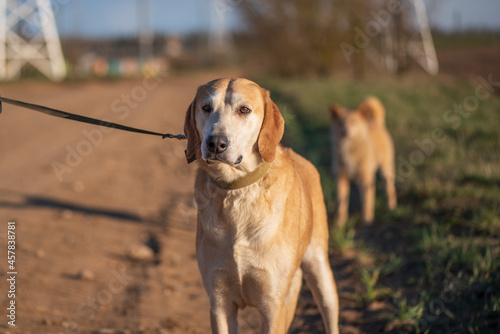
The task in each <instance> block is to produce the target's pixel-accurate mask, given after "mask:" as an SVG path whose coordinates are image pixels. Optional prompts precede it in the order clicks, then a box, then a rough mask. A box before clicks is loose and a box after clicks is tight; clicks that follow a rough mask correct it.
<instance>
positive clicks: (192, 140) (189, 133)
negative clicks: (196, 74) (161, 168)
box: [184, 98, 201, 163]
mask: <svg viewBox="0 0 500 334" xmlns="http://www.w3.org/2000/svg"><path fill="white" fill-rule="evenodd" d="M195 110H196V98H195V99H194V100H193V102H191V104H190V105H189V107H188V109H187V111H186V118H185V121H184V134H185V135H186V138H187V141H188V143H187V149H186V159H187V161H188V163H190V162H193V161H194V160H196V159H197V156H196V154H197V153H198V150H199V149H200V145H201V140H200V136H199V134H198V131H197V130H196V119H195Z"/></svg>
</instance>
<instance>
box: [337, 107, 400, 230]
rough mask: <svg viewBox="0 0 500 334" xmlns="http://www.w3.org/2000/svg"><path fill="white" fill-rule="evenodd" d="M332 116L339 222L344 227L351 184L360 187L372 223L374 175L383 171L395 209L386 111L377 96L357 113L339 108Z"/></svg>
mask: <svg viewBox="0 0 500 334" xmlns="http://www.w3.org/2000/svg"><path fill="white" fill-rule="evenodd" d="M330 112H331V115H332V119H333V121H332V142H333V145H332V147H333V153H334V154H333V155H334V159H333V160H334V161H333V171H334V174H335V175H336V178H337V205H338V207H337V215H338V216H337V223H338V224H339V225H341V226H342V225H344V224H345V222H346V220H347V215H348V206H349V181H350V180H354V181H356V183H357V184H358V187H359V191H360V193H361V202H362V205H363V206H362V207H363V220H364V222H365V223H366V224H371V223H372V222H373V217H374V210H375V207H374V206H375V174H376V172H377V170H378V169H379V168H380V171H381V172H382V176H383V177H384V179H385V189H386V193H387V200H388V204H389V208H390V209H394V208H395V207H396V189H395V187H394V182H395V174H394V169H395V165H394V145H393V143H392V139H391V136H390V135H389V132H388V131H387V129H386V127H385V110H384V107H383V106H382V103H380V101H379V100H378V99H377V98H375V97H368V98H366V99H365V101H363V103H361V105H360V106H359V107H358V108H357V109H356V110H354V111H347V110H345V109H344V108H342V107H340V106H338V105H332V106H331V107H330Z"/></svg>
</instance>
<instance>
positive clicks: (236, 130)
mask: <svg viewBox="0 0 500 334" xmlns="http://www.w3.org/2000/svg"><path fill="white" fill-rule="evenodd" d="M283 129H284V121H283V118H282V116H281V114H280V111H279V110H278V107H277V106H276V105H275V104H274V103H273V101H272V100H271V98H270V97H269V92H268V91H266V90H264V89H262V88H260V87H259V86H258V85H257V84H256V83H254V82H252V81H249V80H246V79H229V78H228V79H218V80H214V81H211V82H209V83H207V84H205V85H203V86H200V87H199V88H198V91H197V93H196V96H195V98H194V100H193V102H192V103H191V105H190V106H189V108H188V110H187V112H186V120H185V125H184V132H185V134H186V136H187V138H188V147H187V151H186V156H187V158H188V159H189V160H193V159H197V160H198V166H199V168H198V174H197V177H196V181H195V198H196V203H197V205H198V223H197V234H196V253H197V259H198V266H199V269H200V272H201V276H202V279H203V285H204V287H205V289H206V291H207V293H208V296H209V300H210V320H211V326H212V332H213V333H237V331H238V323H237V315H238V310H239V309H240V308H244V307H246V306H252V307H255V308H257V310H258V311H259V314H260V323H261V325H260V332H261V333H286V332H287V331H288V328H289V326H290V323H291V322H292V319H293V317H294V313H295V307H296V304H297V299H298V295H299V292H300V287H301V284H302V275H304V277H305V279H306V282H307V284H308V285H309V287H310V288H311V290H312V293H313V296H314V299H315V301H316V303H317V304H318V307H319V309H320V311H321V315H322V317H323V320H324V323H325V328H326V330H327V332H328V333H338V312H339V306H338V296H337V289H336V286H335V281H334V277H333V274H332V271H331V268H330V265H329V261H328V226H327V215H326V209H325V205H324V199H323V193H322V190H321V185H320V178H319V174H318V172H317V171H316V169H315V168H314V166H313V165H312V164H311V163H310V162H308V161H307V160H305V159H304V158H302V157H301V156H299V155H297V154H296V153H294V152H293V151H292V150H290V149H284V148H282V147H281V146H280V145H279V142H280V140H281V137H282V135H283Z"/></svg>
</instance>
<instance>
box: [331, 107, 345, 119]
mask: <svg viewBox="0 0 500 334" xmlns="http://www.w3.org/2000/svg"><path fill="white" fill-rule="evenodd" d="M328 109H330V116H332V119H333V120H334V121H338V120H339V119H340V118H342V116H343V115H344V113H345V111H344V108H342V107H341V106H339V105H338V104H335V103H334V104H331V105H330V107H329V108H328Z"/></svg>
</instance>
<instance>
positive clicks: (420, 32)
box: [366, 0, 439, 75]
mask: <svg viewBox="0 0 500 334" xmlns="http://www.w3.org/2000/svg"><path fill="white" fill-rule="evenodd" d="M407 4H408V6H409V7H410V8H409V12H408V15H409V16H410V17H409V18H405V20H404V23H403V25H404V27H403V28H404V29H406V30H407V33H408V32H410V34H409V35H407V36H404V37H403V39H401V38H398V37H397V33H396V31H395V29H397V28H396V27H395V23H394V22H390V24H388V25H387V26H386V27H385V29H384V31H383V36H382V47H381V48H380V50H377V48H376V47H375V46H370V47H369V48H368V49H367V50H366V51H367V52H366V55H367V56H368V59H370V60H371V61H373V62H374V64H375V65H376V66H377V67H378V68H380V69H385V70H388V71H389V72H395V71H397V69H398V66H399V65H400V64H398V60H399V59H398V53H399V52H404V53H405V54H406V55H409V56H410V57H412V58H413V59H414V60H415V61H416V62H417V64H419V65H420V66H421V67H422V68H423V69H424V70H426V71H427V72H428V73H429V74H431V75H436V74H437V73H438V71H439V63H438V59H437V55H436V49H435V48H434V42H433V40H432V34H431V29H430V27H429V20H428V17H427V11H426V9H425V4H424V2H423V0H410V1H408V3H407ZM400 33H401V32H400ZM398 43H399V45H398ZM398 48H399V50H398Z"/></svg>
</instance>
